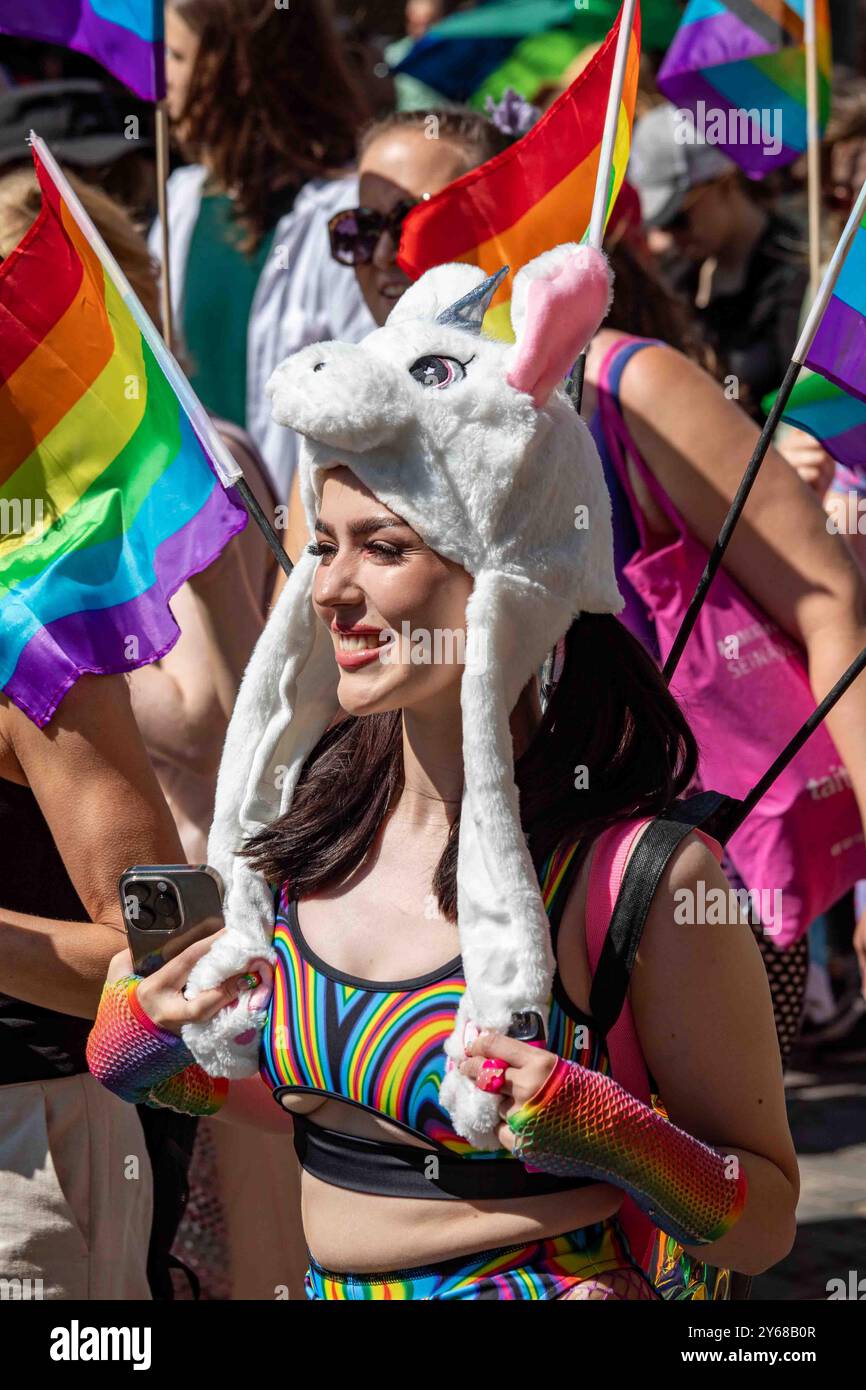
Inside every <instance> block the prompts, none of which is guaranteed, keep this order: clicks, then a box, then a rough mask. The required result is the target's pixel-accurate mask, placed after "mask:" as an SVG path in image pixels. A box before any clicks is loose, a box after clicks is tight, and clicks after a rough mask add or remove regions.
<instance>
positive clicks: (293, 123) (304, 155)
mask: <svg viewBox="0 0 866 1390" xmlns="http://www.w3.org/2000/svg"><path fill="white" fill-rule="evenodd" d="M172 8H173V9H174V10H175V12H176V13H177V15H178V16H179V17H180V18H181V19H182V20H183V22H184V23H185V24H187V25H188V26H189V28H190V29H191V30H192V31H193V33H194V34H196V35H197V36H198V38H199V44H200V46H199V51H198V56H197V58H196V61H195V66H194V69H193V73H192V78H191V80H190V86H189V92H188V94H187V99H186V102H185V104H184V110H183V112H182V113H181V117H180V125H181V129H182V131H183V141H184V145H185V148H186V151H187V153H188V154H189V156H190V157H191V158H199V159H200V158H202V157H203V155H204V154H205V153H206V156H207V160H206V162H207V164H208V167H209V168H210V169H211V171H212V172H213V175H214V177H215V178H216V179H217V180H218V182H219V183H220V184H221V186H222V187H223V188H225V189H228V190H231V192H232V194H233V197H234V209H235V216H236V218H237V220H238V222H239V223H240V225H241V226H242V227H243V228H244V230H245V232H246V233H247V235H246V238H245V240H244V241H243V242H242V243H241V245H242V249H243V250H245V251H254V250H255V248H256V246H257V245H258V243H259V242H260V241H261V239H262V237H263V236H264V235H265V233H266V232H267V231H268V230H269V229H270V228H271V227H272V226H273V225H274V223H275V222H276V221H277V220H278V218H279V217H280V216H281V215H282V214H283V213H284V212H285V211H288V209H289V208H291V205H292V201H293V198H294V194H295V193H296V192H297V189H298V188H299V187H300V185H301V184H302V183H304V182H305V181H306V180H307V179H310V178H315V177H331V176H333V175H337V174H339V173H341V172H345V167H346V165H348V164H351V163H352V162H353V159H354V152H355V139H356V134H357V131H358V128H359V127H360V126H361V125H362V124H363V122H364V121H365V120H367V118H368V116H369V109H368V107H367V104H366V100H365V98H364V97H363V95H362V93H361V90H360V87H359V86H358V83H357V82H356V80H355V79H354V77H353V76H352V74H351V72H350V69H349V67H348V65H347V63H346V60H345V56H344V54H343V51H342V46H341V42H340V38H339V34H338V32H337V29H336V27H335V24H334V20H333V16H332V13H331V8H330V4H329V3H328V0H303V3H302V4H299V5H292V6H291V8H287V9H282V8H277V7H276V6H275V5H274V0H172Z"/></svg>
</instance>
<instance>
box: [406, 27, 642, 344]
mask: <svg viewBox="0 0 866 1390" xmlns="http://www.w3.org/2000/svg"><path fill="white" fill-rule="evenodd" d="M621 18H622V12H621V11H620V16H619V18H618V19H617V21H616V24H615V25H614V27H613V29H612V30H611V31H610V33H609V34H608V36H607V38H606V40H605V42H604V44H603V45H602V47H601V48H600V49H599V50H598V52H597V53H596V54H595V56H594V57H593V58H592V59H591V60H590V62H589V64H588V65H587V66H586V67H585V68H584V70H583V72H582V73H581V74H580V75H579V76H578V77H577V78H575V80H574V82H573V83H572V84H571V86H570V87H569V88H568V90H567V91H565V92H563V93H562V96H560V97H558V98H557V100H556V101H555V102H554V103H553V105H552V106H551V107H550V108H549V110H547V111H546V112H545V113H544V115H543V116H542V117H541V120H540V121H538V122H537V123H536V124H535V125H534V126H533V127H532V129H531V130H529V131H527V133H526V135H524V136H523V137H522V138H521V139H520V140H517V141H516V142H515V143H514V144H513V145H511V146H510V147H509V148H508V149H507V150H504V151H503V153H502V154H499V155H496V157H495V158H494V159H489V160H487V162H486V163H484V164H481V165H479V166H478V167H477V168H476V169H470V170H469V172H468V173H466V174H463V175H461V177H460V178H459V179H455V181H454V182H453V183H450V184H448V186H447V188H443V189H442V190H441V192H439V193H435V194H434V195H433V197H432V198H430V199H429V200H428V201H427V202H423V203H419V204H418V205H417V206H416V207H414V208H413V209H412V211H411V212H410V213H409V214H408V216H407V217H406V219H405V221H404V223H403V232H402V236H401V239H400V248H399V251H398V254H397V263H398V265H400V266H401V267H402V269H403V270H405V272H406V274H407V275H409V276H411V277H412V278H413V279H417V278H418V277H419V276H420V275H423V273H424V271H425V270H429V269H430V268H431V267H432V266H434V265H441V264H443V262H446V261H467V262H468V263H469V264H470V265H479V266H481V267H482V269H483V270H485V271H486V272H487V274H488V275H493V274H494V273H495V272H496V271H497V270H500V269H501V268H502V266H504V265H508V266H510V267H511V272H510V274H509V275H506V277H505V279H504V280H503V281H502V283H501V284H500V285H499V287H498V288H497V290H496V293H495V294H494V296H493V299H492V301H491V304H490V307H489V309H488V310H487V313H486V314H485V316H484V325H483V327H484V331H485V332H486V333H489V334H490V335H491V336H493V337H496V338H499V339H501V340H503V341H504V342H513V341H514V335H513V333H512V331H511V324H510V304H511V288H512V284H513V277H514V276H515V275H516V273H517V271H518V270H519V269H520V267H521V266H522V265H526V263H527V261H531V260H532V259H533V257H535V256H540V255H541V253H542V252H543V251H548V250H550V248H551V247H552V246H557V245H559V244H560V243H561V242H564V241H582V240H584V238H585V237H586V234H587V232H588V229H589V220H590V215H591V213H592V203H593V196H594V193H595V184H596V177H597V174H598V166H599V157H600V154H601V140H602V135H603V133H604V118H605V111H606V109H607V100H608V92H609V90H610V86H611V78H612V75H613V65H614V57H615V54H616V45H617V39H618V37H619V26H620V22H621ZM639 67H640V6H637V7H636V9H635V20H634V26H633V28H632V32H631V35H630V36H629V49H628V57H627V62H626V71H625V81H624V83H623V95H622V102H621V104H620V110H619V121H618V124H617V132H616V142H615V146H614V156H613V167H612V170H611V181H610V190H609V194H608V200H607V213H606V217H609V216H610V211H611V208H612V207H613V204H614V202H615V201H616V198H617V195H618V193H619V190H620V188H621V186H622V181H623V178H624V176H625V170H626V165H627V164H628V157H629V151H630V148H631V130H632V124H633V121H634V107H635V100H636V97H637V84H638V70H639Z"/></svg>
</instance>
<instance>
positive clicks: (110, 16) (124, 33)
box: [0, 0, 165, 101]
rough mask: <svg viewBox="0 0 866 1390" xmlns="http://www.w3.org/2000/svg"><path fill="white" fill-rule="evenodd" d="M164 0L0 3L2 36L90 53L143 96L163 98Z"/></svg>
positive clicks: (21, 0)
mask: <svg viewBox="0 0 866 1390" xmlns="http://www.w3.org/2000/svg"><path fill="white" fill-rule="evenodd" d="M162 16H163V7H162V0H0V33H2V34H11V35H13V37H15V38H17V39H38V40H40V41H41V42H42V43H56V44H59V45H60V47H61V48H74V49H75V51H76V53H86V54H87V56H88V58H93V59H94V60H95V61H96V62H97V63H101V64H102V66H103V67H104V68H107V69H108V71H109V72H111V73H113V74H114V76H115V77H116V78H118V80H119V81H121V82H124V83H125V84H126V86H127V87H130V88H131V89H132V91H134V92H136V93H137V94H138V96H140V97H144V99H145V100H146V101H161V99H162V98H163V97H164V96H165V53H164V45H163V17H162Z"/></svg>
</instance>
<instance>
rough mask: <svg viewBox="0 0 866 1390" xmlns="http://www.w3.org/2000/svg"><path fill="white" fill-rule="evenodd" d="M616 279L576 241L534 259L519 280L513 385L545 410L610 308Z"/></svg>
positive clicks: (510, 380)
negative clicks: (554, 392) (559, 384)
mask: <svg viewBox="0 0 866 1390" xmlns="http://www.w3.org/2000/svg"><path fill="white" fill-rule="evenodd" d="M612 284H613V277H612V275H611V271H610V267H609V266H608V263H607V260H606V259H605V257H604V256H603V255H602V254H601V252H600V251H595V250H594V249H593V248H592V247H591V246H579V245H577V244H576V243H575V242H570V243H568V244H567V245H565V246H556V247H554V248H553V250H552V251H545V252H544V254H543V255H541V256H537V257H536V258H535V260H533V261H529V262H528V264H527V265H525V266H523V267H522V268H521V269H520V271H518V273H517V275H516V276H515V277H514V292H513V296H512V303H511V318H512V322H513V324H514V328H515V332H516V335H517V348H516V355H515V358H514V361H513V363H512V366H511V368H510V370H509V372H508V375H507V376H506V381H507V382H508V384H509V386H513V387H514V389H515V390H516V391H523V392H525V393H526V394H527V395H529V396H531V397H532V400H533V403H534V405H536V406H537V407H538V408H539V409H541V407H542V406H544V405H546V403H547V401H548V398H549V397H550V394H551V392H552V391H553V390H554V388H555V387H556V386H557V385H558V383H559V382H561V381H562V379H563V377H564V376H566V375H567V373H568V372H569V371H570V369H571V366H572V363H573V362H574V361H575V359H576V358H577V357H579V356H580V354H581V352H582V351H583V349H584V348H585V347H586V345H587V343H588V342H589V340H590V338H591V337H592V335H593V334H594V333H595V331H596V330H597V328H598V326H599V324H600V323H601V322H602V320H603V319H604V317H605V315H606V314H607V311H608V309H609V307H610V300H611V294H612Z"/></svg>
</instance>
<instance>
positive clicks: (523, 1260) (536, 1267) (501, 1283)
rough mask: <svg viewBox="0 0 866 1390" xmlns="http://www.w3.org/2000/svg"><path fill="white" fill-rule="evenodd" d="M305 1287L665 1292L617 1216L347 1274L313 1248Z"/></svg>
mask: <svg viewBox="0 0 866 1390" xmlns="http://www.w3.org/2000/svg"><path fill="white" fill-rule="evenodd" d="M308 1253H309V1252H308ZM304 1287H305V1290H306V1294H307V1298H309V1299H355V1298H356V1299H416V1298H417V1299H428V1298H442V1299H456V1298H478V1299H481V1298H483V1299H496V1298H516V1299H522V1298H530V1299H539V1298H544V1299H546V1298H570V1299H572V1298H573V1299H577V1298H581V1297H586V1298H592V1299H599V1298H613V1299H617V1298H628V1299H660V1298H661V1295H660V1294H658V1293H657V1292H656V1291H655V1289H654V1288H653V1286H652V1284H651V1283H650V1282H649V1280H648V1279H647V1277H646V1275H645V1274H644V1273H643V1271H642V1270H640V1269H639V1268H638V1266H637V1265H636V1264H635V1262H634V1260H633V1259H632V1257H631V1254H630V1251H629V1249H628V1244H627V1242H626V1239H625V1236H624V1235H623V1232H622V1231H621V1229H620V1227H619V1225H618V1223H617V1222H616V1220H610V1221H599V1222H596V1223H595V1224H594V1225H592V1226H582V1227H580V1228H579V1229H578V1230H576V1231H568V1232H567V1233H566V1234H565V1235H561V1236H550V1237H548V1238H547V1239H544V1240H536V1241H532V1242H531V1243H529V1244H527V1245H506V1246H502V1247H500V1248H499V1249H496V1250H482V1251H479V1252H478V1253H477V1254H474V1255H463V1256H460V1257H459V1258H458V1259H454V1260H445V1261H444V1262H442V1263H441V1264H434V1265H420V1266H416V1267H415V1268H413V1269H392V1270H387V1271H386V1272H384V1273H383V1272H379V1273H375V1274H339V1273H335V1272H334V1271H333V1270H330V1269H324V1268H323V1266H322V1265H320V1264H319V1263H318V1261H317V1260H316V1259H314V1258H313V1256H312V1255H310V1267H309V1269H308V1270H307V1273H306V1276H305V1279H304Z"/></svg>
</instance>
